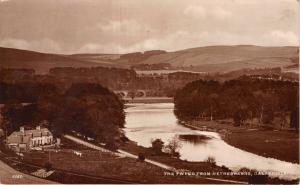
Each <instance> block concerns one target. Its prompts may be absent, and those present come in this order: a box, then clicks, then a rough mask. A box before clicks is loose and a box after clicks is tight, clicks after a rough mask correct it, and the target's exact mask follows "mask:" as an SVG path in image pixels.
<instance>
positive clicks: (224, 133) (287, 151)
mask: <svg viewBox="0 0 300 185" xmlns="http://www.w3.org/2000/svg"><path fill="white" fill-rule="evenodd" d="M182 124H183V125H185V126H187V127H189V128H193V129H197V130H209V131H214V132H218V133H219V134H220V135H221V137H222V139H223V140H224V141H225V142H227V143H228V144H229V145H232V146H234V147H237V148H240V149H242V150H245V151H248V152H251V153H254V154H257V155H261V156H264V157H271V158H275V159H279V160H282V161H287V162H292V163H299V133H298V132H296V131H289V130H266V129H262V128H259V127H244V126H241V127H234V126H233V125H232V124H230V123H223V124H222V123H218V122H215V121H190V122H187V123H182Z"/></svg>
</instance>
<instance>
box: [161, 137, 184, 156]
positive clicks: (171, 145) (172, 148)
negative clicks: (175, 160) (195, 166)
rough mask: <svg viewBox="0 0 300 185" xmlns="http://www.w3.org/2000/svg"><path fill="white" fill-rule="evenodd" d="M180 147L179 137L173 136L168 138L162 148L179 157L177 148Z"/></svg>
mask: <svg viewBox="0 0 300 185" xmlns="http://www.w3.org/2000/svg"><path fill="white" fill-rule="evenodd" d="M181 147H182V144H181V143H180V141H179V139H178V138H177V137H176V136H174V137H173V138H172V139H170V140H169V142H168V144H167V145H166V146H165V147H164V150H165V151H166V152H167V153H169V154H171V155H172V156H173V157H179V156H180V155H179V149H180V148H181Z"/></svg>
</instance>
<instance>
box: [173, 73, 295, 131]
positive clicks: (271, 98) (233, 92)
mask: <svg viewBox="0 0 300 185" xmlns="http://www.w3.org/2000/svg"><path fill="white" fill-rule="evenodd" d="M298 86H299V84H298V82H291V81H280V80H269V79H258V78H251V77H247V76H243V77H240V78H238V79H235V80H229V81H225V82H224V83H220V82H218V81H203V80H198V81H194V82H191V83H188V84H187V85H186V86H185V87H184V88H182V89H181V90H179V91H177V93H176V96H175V98H174V102H175V114H176V116H177V117H178V118H179V119H181V120H192V119H207V120H222V119H233V120H234V123H235V125H236V126H239V125H242V124H244V123H245V121H246V120H254V119H256V120H258V122H259V124H264V125H272V124H273V121H274V119H275V118H276V119H282V120H281V121H282V122H287V121H289V122H290V126H291V127H296V128H298V127H299V123H298V119H299V118H298V117H299V114H298V110H299V107H298ZM287 118H288V120H287Z"/></svg>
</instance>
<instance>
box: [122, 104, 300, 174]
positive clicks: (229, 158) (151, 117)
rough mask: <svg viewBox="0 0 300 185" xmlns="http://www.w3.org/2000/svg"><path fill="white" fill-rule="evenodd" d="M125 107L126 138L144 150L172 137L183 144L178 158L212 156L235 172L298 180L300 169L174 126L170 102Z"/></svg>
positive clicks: (215, 136)
mask: <svg viewBox="0 0 300 185" xmlns="http://www.w3.org/2000/svg"><path fill="white" fill-rule="evenodd" d="M128 106H129V107H128V108H126V110H125V112H126V125H125V127H126V128H125V129H124V131H125V134H126V136H127V137H128V138H129V139H130V140H132V141H135V142H137V143H138V145H142V146H145V147H149V146H151V139H156V138H160V139H161V140H162V141H164V142H168V140H169V139H171V138H173V137H174V136H176V137H178V138H179V139H180V141H181V143H182V147H181V149H180V151H179V152H180V155H181V159H186V160H188V161H204V160H206V159H207V158H208V157H214V158H215V160H216V163H217V165H219V166H222V165H224V166H226V167H228V168H230V169H231V170H234V171H237V170H239V169H240V168H243V167H246V168H250V169H256V170H259V171H264V172H273V173H274V175H273V176H277V177H281V178H284V179H295V178H299V171H300V166H299V164H293V163H289V162H284V161H280V160H277V159H272V158H265V157H262V156H259V155H256V154H252V153H249V152H246V151H243V150H240V149H238V148H235V147H233V146H230V145H228V144H227V143H226V142H224V141H223V140H222V139H221V138H220V136H219V135H218V133H215V132H206V131H197V130H192V129H189V128H186V127H184V126H182V125H180V124H178V123H177V119H176V117H175V115H174V114H173V108H174V104H173V103H153V104H128Z"/></svg>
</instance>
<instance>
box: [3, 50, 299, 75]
mask: <svg viewBox="0 0 300 185" xmlns="http://www.w3.org/2000/svg"><path fill="white" fill-rule="evenodd" d="M298 53H299V49H298V47H292V46H286V47H262V46H252V45H237V46H207V47H198V48H191V49H185V50H180V51H175V52H166V51H161V50H153V51H146V52H144V53H141V52H136V53H128V54H123V55H122V54H74V55H56V54H45V53H38V52H32V51H24V50H17V49H9V48H0V61H1V66H4V67H23V68H34V69H36V70H37V71H38V72H47V71H48V70H49V69H50V68H52V67H66V66H71V67H92V66H105V67H119V68H130V67H133V66H147V67H148V68H151V65H155V66H160V65H159V64H164V65H162V66H168V65H169V66H170V69H172V70H174V69H175V70H176V69H183V70H188V71H198V72H230V71H234V70H240V69H246V68H248V69H253V68H274V67H281V68H283V69H288V70H293V71H297V70H298V69H299V65H298V63H299V61H298V58H299V57H298ZM145 64H146V65H145ZM149 65H150V67H149Z"/></svg>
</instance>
